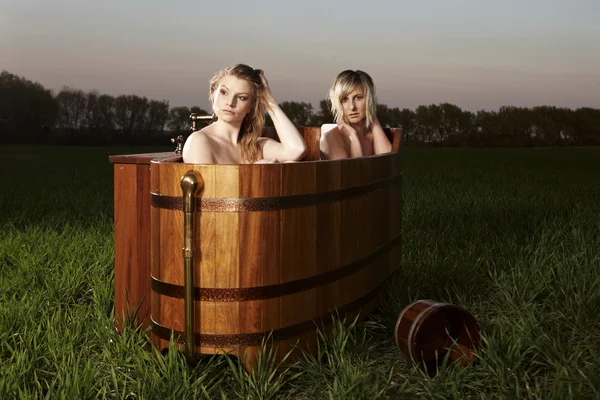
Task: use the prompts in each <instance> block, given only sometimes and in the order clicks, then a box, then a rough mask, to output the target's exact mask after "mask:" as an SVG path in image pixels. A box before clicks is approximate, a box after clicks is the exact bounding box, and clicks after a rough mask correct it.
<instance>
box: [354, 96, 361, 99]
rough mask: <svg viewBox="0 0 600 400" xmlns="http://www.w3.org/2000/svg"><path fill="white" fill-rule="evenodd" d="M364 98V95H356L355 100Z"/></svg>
mask: <svg viewBox="0 0 600 400" xmlns="http://www.w3.org/2000/svg"><path fill="white" fill-rule="evenodd" d="M362 99H363V97H362V96H356V97H355V98H354V100H362Z"/></svg>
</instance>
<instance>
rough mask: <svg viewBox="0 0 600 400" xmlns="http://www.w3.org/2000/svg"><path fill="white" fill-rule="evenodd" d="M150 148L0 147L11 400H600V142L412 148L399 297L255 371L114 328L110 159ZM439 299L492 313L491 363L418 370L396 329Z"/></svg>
mask: <svg viewBox="0 0 600 400" xmlns="http://www.w3.org/2000/svg"><path fill="white" fill-rule="evenodd" d="M148 150H155V149H148V148H133V149H131V148H69V147H22V146H4V147H3V148H0V159H1V160H2V168H1V169H0V188H1V189H0V229H1V230H0V362H1V367H0V399H16V398H31V399H42V398H45V399H88V398H89V399H92V398H108V399H170V398H173V399H194V398H211V399H214V398H217V399H219V398H231V399H236V398H240V399H261V398H264V399H280V398H294V399H296V398H297V399H369V400H371V399H374V398H400V399H411V398H427V399H455V398H456V399H463V398H478V399H514V398H534V399H571V398H572V399H599V398H600V149H599V148H565V149H412V148H409V149H406V150H405V162H404V166H405V175H404V176H405V178H404V201H405V203H404V222H403V224H404V225H403V226H404V231H403V232H404V244H403V251H404V253H403V266H402V272H401V276H400V280H399V281H398V282H397V284H396V285H395V286H394V289H393V293H392V294H391V295H390V297H389V299H388V300H387V301H386V302H385V303H384V304H383V305H382V307H381V308H380V309H379V310H378V311H377V312H376V313H375V314H373V315H372V316H371V317H370V318H369V319H367V320H366V321H364V322H361V323H359V324H357V325H353V326H350V327H346V326H344V325H342V324H336V329H335V330H334V334H333V335H332V336H331V337H330V338H328V339H327V340H324V341H323V342H322V346H321V351H322V352H326V353H327V354H328V357H326V358H325V360H326V361H324V362H320V361H317V360H316V359H315V358H314V357H310V356H307V357H306V358H305V359H304V360H301V361H299V362H298V363H297V365H295V366H293V367H292V368H290V369H289V370H287V371H286V372H285V373H282V374H279V375H277V374H273V373H272V372H273V368H272V366H270V365H269V364H268V362H266V361H268V359H265V360H264V361H265V365H263V368H262V369H260V370H259V371H258V373H257V374H255V375H254V376H247V375H246V374H245V372H244V371H243V370H241V369H240V367H239V365H238V364H236V363H233V362H229V361H228V360H227V359H226V358H225V357H218V358H215V359H212V360H209V361H207V363H204V364H200V365H199V366H198V367H196V368H190V367H188V366H187V364H186V362H185V359H184V357H183V356H182V355H181V354H180V353H177V352H170V353H168V354H167V355H166V356H164V357H163V356H161V355H156V354H154V353H153V352H152V348H151V346H150V344H149V342H148V340H147V338H146V336H145V335H144V334H140V333H139V332H136V331H135V330H126V331H125V332H124V333H123V334H122V335H119V334H117V333H116V332H115V330H114V324H113V309H112V307H113V275H112V271H113V255H114V253H113V230H112V229H113V228H112V207H113V204H112V168H111V165H110V164H109V163H108V155H110V154H122V153H126V152H128V153H141V152H146V151H148ZM163 150H164V149H163ZM166 150H167V151H170V150H171V148H168V149H166ZM423 298H428V299H434V300H438V301H443V302H451V303H454V304H457V305H460V306H462V307H465V308H466V309H467V310H469V311H470V312H471V313H472V314H473V315H474V316H475V317H476V318H477V320H478V322H479V324H480V328H481V333H482V336H483V339H484V344H485V346H484V347H483V348H482V349H481V351H480V352H479V353H478V355H477V356H478V361H477V363H476V364H475V365H473V366H471V367H468V368H445V369H442V370H441V371H440V372H439V373H438V374H437V375H436V376H434V377H429V376H427V375H426V374H425V373H423V372H421V371H420V370H419V369H418V368H415V367H414V366H413V365H412V364H411V363H409V362H407V361H406V360H405V359H404V358H403V356H402V354H401V353H400V351H399V349H398V348H397V347H396V346H395V344H394V339H393V334H392V331H393V326H394V322H395V318H396V316H397V313H398V311H399V310H400V309H401V308H402V307H403V306H404V305H406V304H408V303H409V302H411V301H413V300H416V299H423Z"/></svg>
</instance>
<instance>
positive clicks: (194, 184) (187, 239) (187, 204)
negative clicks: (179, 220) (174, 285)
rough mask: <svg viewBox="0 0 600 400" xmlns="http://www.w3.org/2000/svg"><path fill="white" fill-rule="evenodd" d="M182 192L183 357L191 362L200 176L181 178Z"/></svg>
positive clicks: (202, 183) (189, 175)
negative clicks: (195, 227) (195, 222)
mask: <svg viewBox="0 0 600 400" xmlns="http://www.w3.org/2000/svg"><path fill="white" fill-rule="evenodd" d="M180 183H181V189H182V191H183V216H184V218H183V231H184V236H183V285H184V308H185V314H184V315H185V355H186V357H187V358H188V360H190V361H191V360H192V358H193V355H194V255H195V249H194V236H195V229H194V219H195V218H194V211H195V208H196V207H195V205H196V202H195V194H196V191H198V189H202V187H203V186H204V181H203V179H202V176H200V179H199V180H198V179H197V178H196V174H194V172H193V171H188V172H187V173H186V174H185V175H184V176H182V177H181V182H180Z"/></svg>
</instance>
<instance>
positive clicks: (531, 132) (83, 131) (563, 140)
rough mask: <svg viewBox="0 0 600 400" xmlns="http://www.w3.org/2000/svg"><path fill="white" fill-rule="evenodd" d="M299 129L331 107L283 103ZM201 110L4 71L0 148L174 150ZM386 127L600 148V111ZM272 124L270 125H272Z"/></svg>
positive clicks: (433, 116)
mask: <svg viewBox="0 0 600 400" xmlns="http://www.w3.org/2000/svg"><path fill="white" fill-rule="evenodd" d="M280 106H281V108H282V109H283V110H284V112H285V113H286V114H287V115H288V116H289V117H290V119H291V120H292V122H294V124H296V125H298V126H320V125H321V124H323V123H331V122H333V116H332V114H331V111H330V107H329V102H328V101H327V100H321V101H320V102H319V105H318V108H316V109H313V106H312V104H311V103H306V102H295V101H284V102H282V103H281V104H280ZM191 113H196V114H198V115H206V114H207V111H206V110H203V109H202V108H200V107H198V106H192V107H170V106H169V102H168V101H166V100H160V101H158V100H152V99H148V98H146V97H140V96H137V95H120V96H111V95H108V94H100V93H98V92H97V91H95V90H93V91H89V92H87V93H86V92H84V91H82V90H78V89H74V88H70V87H63V88H62V89H61V90H60V91H59V92H58V93H57V94H54V93H53V92H52V91H51V90H48V89H46V88H44V87H43V86H42V85H40V84H39V83H35V82H32V81H30V80H28V79H26V78H24V77H20V76H17V75H14V74H11V73H9V72H7V71H3V72H2V73H0V143H40V144H80V145H86V144H87V145H112V144H128V145H133V144H167V143H169V142H170V138H173V137H175V136H177V135H180V134H183V135H184V136H185V135H187V134H189V133H190V130H189V128H190V121H189V116H190V114H191ZM377 117H378V119H379V121H380V122H381V124H382V125H383V126H389V127H401V128H402V132H403V135H404V136H403V137H404V143H405V144H406V145H415V146H470V147H486V146H565V145H577V146H597V145H600V109H595V108H589V107H582V108H577V109H575V110H573V109H569V108H561V107H551V106H538V107H532V108H526V107H513V106H503V107H500V109H499V110H498V111H487V110H480V111H477V112H470V111H465V110H462V109H461V108H460V107H458V106H456V105H454V104H449V103H441V104H430V105H421V106H418V107H417V108H416V109H414V110H411V109H408V108H403V109H400V108H398V107H395V108H390V107H388V106H387V105H385V104H378V106H377ZM267 123H270V121H269V120H268V121H267Z"/></svg>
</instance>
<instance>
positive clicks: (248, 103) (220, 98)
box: [212, 75, 253, 122]
mask: <svg viewBox="0 0 600 400" xmlns="http://www.w3.org/2000/svg"><path fill="white" fill-rule="evenodd" d="M252 106H253V98H252V85H251V84H250V82H248V81H247V80H245V79H240V78H238V77H236V76H233V75H225V76H224V77H223V78H221V80H220V81H219V85H218V86H217V88H216V89H215V91H214V94H213V105H212V107H213V112H214V113H215V114H216V115H217V117H218V118H219V119H220V120H223V121H226V122H241V121H243V120H244V117H245V116H246V114H248V113H249V112H250V110H251V109H252Z"/></svg>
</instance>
